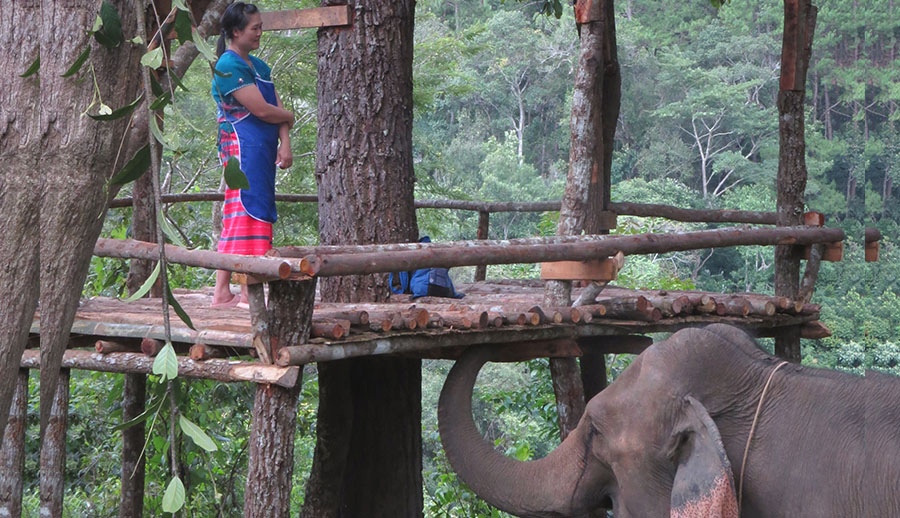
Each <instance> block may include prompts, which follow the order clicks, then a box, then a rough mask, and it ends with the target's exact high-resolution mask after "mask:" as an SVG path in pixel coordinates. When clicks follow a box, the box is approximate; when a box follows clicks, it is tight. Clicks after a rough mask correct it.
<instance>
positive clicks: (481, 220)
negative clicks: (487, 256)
mask: <svg viewBox="0 0 900 518" xmlns="http://www.w3.org/2000/svg"><path fill="white" fill-rule="evenodd" d="M490 224H491V213H490V212H487V211H480V212H479V213H478V235H477V236H476V237H477V238H478V239H480V240H484V239H487V238H488V230H489V226H490ZM486 277H487V265H484V264H481V265H478V266H476V267H475V282H478V281H483V280H484V279H485V278H486Z"/></svg>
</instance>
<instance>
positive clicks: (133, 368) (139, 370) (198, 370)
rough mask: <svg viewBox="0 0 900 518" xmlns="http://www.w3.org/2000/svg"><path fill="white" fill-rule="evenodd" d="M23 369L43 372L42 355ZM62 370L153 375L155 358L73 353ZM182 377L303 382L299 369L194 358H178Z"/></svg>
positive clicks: (25, 360)
mask: <svg viewBox="0 0 900 518" xmlns="http://www.w3.org/2000/svg"><path fill="white" fill-rule="evenodd" d="M21 366H22V367H23V368H28V369H38V368H40V351H38V350H34V349H29V350H26V351H25V352H24V353H23V355H22V363H21ZM62 366H63V367H64V368H66V369H82V370H91V371H100V372H117V373H120V374H150V373H151V372H152V370H153V358H150V357H148V356H146V355H144V354H141V353H112V354H99V353H97V352H95V351H80V350H69V351H66V352H65V354H64V355H63V359H62ZM178 375H179V376H184V377H186V378H198V379H211V380H216V381H221V382H224V383H236V382H241V381H252V382H254V383H271V384H273V385H278V386H280V387H293V386H294V385H296V384H297V381H298V379H299V378H300V372H299V369H297V368H286V367H277V366H275V365H263V364H260V363H259V362H241V361H235V360H206V361H204V362H195V361H194V360H191V359H190V358H185V357H183V356H179V357H178Z"/></svg>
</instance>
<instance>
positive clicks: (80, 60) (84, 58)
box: [62, 45, 91, 77]
mask: <svg viewBox="0 0 900 518" xmlns="http://www.w3.org/2000/svg"><path fill="white" fill-rule="evenodd" d="M90 55H91V46H90V45H88V47H87V48H86V49H84V51H83V52H82V53H81V54H79V55H78V57H77V58H75V62H74V63H72V66H70V67H69V69H68V70H66V73H65V74H63V75H62V77H69V76H72V75H75V74H76V73H77V72H78V71H79V70H80V69H81V65H83V64H84V62H85V61H87V58H88V56H90Z"/></svg>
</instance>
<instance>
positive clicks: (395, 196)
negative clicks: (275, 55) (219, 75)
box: [303, 0, 422, 517]
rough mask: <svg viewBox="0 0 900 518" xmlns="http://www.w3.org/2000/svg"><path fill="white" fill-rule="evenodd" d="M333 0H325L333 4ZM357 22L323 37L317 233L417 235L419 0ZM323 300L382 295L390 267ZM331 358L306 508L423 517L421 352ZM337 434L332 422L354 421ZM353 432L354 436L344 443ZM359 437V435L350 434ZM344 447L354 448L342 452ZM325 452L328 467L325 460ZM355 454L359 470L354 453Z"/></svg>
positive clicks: (377, 3)
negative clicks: (340, 386)
mask: <svg viewBox="0 0 900 518" xmlns="http://www.w3.org/2000/svg"><path fill="white" fill-rule="evenodd" d="M327 3H329V2H326V4H327ZM350 4H351V7H352V8H353V25H352V27H350V28H341V29H322V30H320V31H319V41H318V49H319V50H318V69H319V78H318V106H319V108H318V110H319V111H318V121H319V132H318V143H317V152H316V180H317V183H318V188H319V233H320V237H321V241H322V243H323V244H368V243H397V242H414V241H416V240H417V238H418V228H417V226H416V215H415V205H414V200H413V182H414V174H413V166H412V115H413V114H412V55H413V54H412V53H413V47H412V44H413V12H414V7H415V3H414V2H413V1H411V0H396V1H388V0H355V1H352V2H350ZM321 293H322V300H324V301H342V302H358V301H383V300H385V299H386V298H387V297H388V295H389V289H388V285H387V276H385V275H377V276H359V275H356V276H348V277H338V278H334V279H325V280H323V281H322V288H321ZM345 368H346V369H347V370H346V372H348V373H349V374H348V376H344V375H343V374H342V372H341V371H340V370H339V369H323V371H322V372H321V375H320V384H321V386H323V387H330V388H332V389H337V387H335V385H336V384H337V383H345V384H346V383H347V378H348V377H349V380H350V383H349V392H350V394H349V397H345V398H341V399H337V398H336V397H334V396H336V395H340V394H341V390H328V389H327V388H326V390H325V391H323V392H322V393H321V394H320V402H319V425H318V428H317V430H318V432H317V433H318V436H317V442H316V452H315V459H314V461H313V471H312V473H311V475H310V482H309V485H308V486H307V497H306V500H307V501H308V502H311V505H313V504H312V503H315V504H314V507H310V508H309V509H306V510H304V513H303V514H304V516H338V515H340V516H344V517H356V516H360V517H361V516H366V517H381V516H383V517H398V516H403V517H417V516H422V446H421V443H422V440H421V420H420V418H421V361H420V360H413V359H402V358H368V359H357V360H350V361H348V362H347V365H346V367H345ZM346 416H350V420H351V421H350V423H349V429H346V430H344V431H343V433H338V434H335V435H332V434H329V433H328V431H329V430H331V431H333V430H335V429H336V427H338V426H346V425H347V424H348V423H347V418H346ZM343 441H346V442H343ZM348 443H349V444H348ZM344 453H346V454H344ZM324 459H327V461H328V463H329V467H330V469H326V466H325V462H323V460H324ZM349 459H352V462H353V465H352V469H348V466H347V465H346V463H347V461H348V460H349Z"/></svg>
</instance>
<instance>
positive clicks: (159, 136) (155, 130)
mask: <svg viewBox="0 0 900 518" xmlns="http://www.w3.org/2000/svg"><path fill="white" fill-rule="evenodd" d="M150 133H152V134H153V137H154V138H156V140H158V141H159V143H160V144H162V145H163V147H165V148H167V149H171V150H177V149H178V146H176V145H175V144H174V143H173V142H171V141H170V140H169V139H167V138H166V136H165V135H163V133H162V130H160V129H159V123H158V122H157V120H156V115H155V114H154V113H153V112H150Z"/></svg>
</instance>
